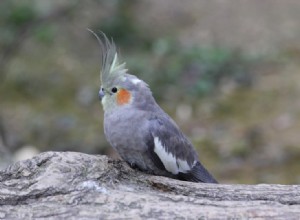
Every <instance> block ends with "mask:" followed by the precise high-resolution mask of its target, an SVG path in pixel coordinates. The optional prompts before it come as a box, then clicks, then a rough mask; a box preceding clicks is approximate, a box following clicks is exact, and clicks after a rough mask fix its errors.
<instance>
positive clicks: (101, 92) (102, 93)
mask: <svg viewBox="0 0 300 220" xmlns="http://www.w3.org/2000/svg"><path fill="white" fill-rule="evenodd" d="M104 95H105V91H104V89H102V88H101V89H100V90H99V99H100V101H101V100H102V98H103V97H104Z"/></svg>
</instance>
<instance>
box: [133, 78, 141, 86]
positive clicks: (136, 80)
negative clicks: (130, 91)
mask: <svg viewBox="0 0 300 220" xmlns="http://www.w3.org/2000/svg"><path fill="white" fill-rule="evenodd" d="M131 82H132V83H133V84H134V85H137V84H138V83H140V82H142V80H140V79H132V80H131Z"/></svg>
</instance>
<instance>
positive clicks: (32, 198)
mask: <svg viewBox="0 0 300 220" xmlns="http://www.w3.org/2000/svg"><path fill="white" fill-rule="evenodd" d="M35 218H43V219H147V218H151V219H175V218H176V219H208V218H209V219H211V218H212V219H244V218H255V219H270V218H273V219H274V218H276V219H299V218H300V186H299V185H289V186H287V185H267V184H261V185H222V184H201V183H190V182H183V181H178V180H173V179H169V178H165V177H159V176H150V175H147V174H143V173H141V172H139V171H135V170H132V169H131V168H129V167H128V166H127V165H126V163H124V162H122V161H114V160H112V159H109V158H108V157H106V156H98V155H97V156H96V155H87V154H82V153H75V152H46V153H42V154H40V155H38V156H36V157H34V158H32V159H30V160H26V161H21V162H18V163H16V164H13V165H11V166H10V167H8V168H7V169H5V170H2V171H0V219H35Z"/></svg>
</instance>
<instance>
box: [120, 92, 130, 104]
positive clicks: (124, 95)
mask: <svg viewBox="0 0 300 220" xmlns="http://www.w3.org/2000/svg"><path fill="white" fill-rule="evenodd" d="M130 98H131V95H130V92H128V91H127V90H126V89H120V90H119V92H118V93H117V103H118V105H124V104H127V103H129V102H130Z"/></svg>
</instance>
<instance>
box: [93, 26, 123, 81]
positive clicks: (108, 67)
mask: <svg viewBox="0 0 300 220" xmlns="http://www.w3.org/2000/svg"><path fill="white" fill-rule="evenodd" d="M88 31H90V32H91V33H92V34H93V35H94V36H95V37H96V38H97V40H98V43H99V44H100V47H101V61H102V68H101V72H100V80H101V83H102V85H103V84H104V85H105V84H108V83H109V82H111V81H112V80H113V79H115V78H117V77H119V76H120V75H123V74H125V73H126V72H127V69H126V67H125V65H126V63H125V62H124V63H120V61H119V59H118V53H117V49H116V45H115V43H114V42H113V40H109V39H108V38H107V36H106V35H105V34H104V33H103V32H100V33H101V36H100V37H99V36H98V35H97V34H96V33H95V32H94V31H92V30H90V29H88Z"/></svg>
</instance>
